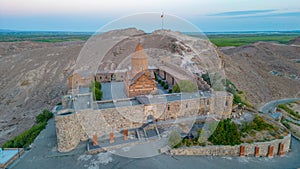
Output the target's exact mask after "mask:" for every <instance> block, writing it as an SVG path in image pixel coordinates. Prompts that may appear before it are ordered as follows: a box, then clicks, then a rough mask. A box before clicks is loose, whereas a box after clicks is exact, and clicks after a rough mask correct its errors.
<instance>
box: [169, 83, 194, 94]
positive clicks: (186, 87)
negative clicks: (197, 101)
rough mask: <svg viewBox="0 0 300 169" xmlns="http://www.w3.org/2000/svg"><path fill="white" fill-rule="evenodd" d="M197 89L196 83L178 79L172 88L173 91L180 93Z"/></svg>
mask: <svg viewBox="0 0 300 169" xmlns="http://www.w3.org/2000/svg"><path fill="white" fill-rule="evenodd" d="M197 90H198V86H197V84H195V83H193V82H192V81H189V80H182V81H179V82H178V83H176V84H175V85H174V86H173V88H172V91H173V92H174V93H180V92H183V93H185V92H186V93H192V92H196V91H197Z"/></svg>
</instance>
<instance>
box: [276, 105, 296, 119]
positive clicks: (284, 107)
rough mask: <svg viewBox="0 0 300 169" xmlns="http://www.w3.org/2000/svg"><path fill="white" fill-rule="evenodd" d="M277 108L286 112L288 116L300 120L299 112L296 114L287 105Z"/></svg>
mask: <svg viewBox="0 0 300 169" xmlns="http://www.w3.org/2000/svg"><path fill="white" fill-rule="evenodd" d="M277 107H278V108H280V109H282V110H284V111H286V112H287V113H288V114H290V115H292V116H294V117H296V118H297V119H300V115H299V114H298V112H295V111H294V110H292V109H290V108H289V107H288V106H287V105H286V104H279V105H278V106H277Z"/></svg>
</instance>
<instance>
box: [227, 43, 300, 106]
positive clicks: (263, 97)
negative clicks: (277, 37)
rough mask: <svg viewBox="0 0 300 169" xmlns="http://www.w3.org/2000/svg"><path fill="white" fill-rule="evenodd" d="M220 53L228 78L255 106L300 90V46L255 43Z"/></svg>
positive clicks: (290, 95)
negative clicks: (223, 59)
mask: <svg viewBox="0 0 300 169" xmlns="http://www.w3.org/2000/svg"><path fill="white" fill-rule="evenodd" d="M222 52H224V54H225V71H226V75H227V77H228V78H229V79H230V80H231V81H232V82H233V83H234V84H235V85H236V86H237V87H238V88H239V89H241V90H243V91H245V92H246V95H247V97H248V99H249V100H250V101H251V102H252V103H253V104H254V105H256V106H259V105H261V104H262V103H263V102H268V101H271V100H274V99H278V98H285V97H295V96H296V95H297V93H298V92H300V65H299V63H297V60H299V59H300V47H297V46H290V45H280V44H276V43H265V42H257V43H254V44H251V45H246V46H241V47H236V48H227V49H226V48H225V49H222ZM298 97H299V96H298Z"/></svg>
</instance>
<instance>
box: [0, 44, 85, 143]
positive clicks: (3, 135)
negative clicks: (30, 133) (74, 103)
mask: <svg viewBox="0 0 300 169" xmlns="http://www.w3.org/2000/svg"><path fill="white" fill-rule="evenodd" d="M81 46H82V42H79V43H74V42H72V43H56V44H53V43H33V42H15V43H14V42H1V43H0V72H1V73H0V79H1V80H0V114H1V119H0V145H1V144H2V143H3V142H4V141H5V140H7V139H9V138H11V137H13V136H15V135H17V134H20V133H21V132H23V131H24V130H25V129H27V128H29V127H30V126H32V125H33V124H34V120H35V116H36V115H37V114H38V113H39V112H40V111H41V110H42V109H44V108H48V109H52V107H53V106H54V105H55V104H57V103H59V102H60V97H61V95H62V94H63V93H64V92H66V91H67V88H66V84H67V77H68V76H69V75H70V73H71V71H72V65H73V64H74V62H75V58H76V57H77V55H78V53H79V51H80V49H81Z"/></svg>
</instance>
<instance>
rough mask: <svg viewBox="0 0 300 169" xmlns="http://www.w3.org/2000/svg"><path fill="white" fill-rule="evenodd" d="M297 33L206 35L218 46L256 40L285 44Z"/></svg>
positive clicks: (239, 44) (236, 44) (248, 42)
mask: <svg viewBox="0 0 300 169" xmlns="http://www.w3.org/2000/svg"><path fill="white" fill-rule="evenodd" d="M297 36H299V34H248V35H247V34H230V35H208V38H209V39H210V41H211V42H212V43H214V44H215V45H216V46H218V47H223V46H242V45H247V44H251V43H255V42H258V41H264V42H278V43H282V44H286V43H287V42H289V41H290V40H292V39H294V38H296V37H297Z"/></svg>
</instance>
